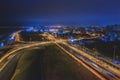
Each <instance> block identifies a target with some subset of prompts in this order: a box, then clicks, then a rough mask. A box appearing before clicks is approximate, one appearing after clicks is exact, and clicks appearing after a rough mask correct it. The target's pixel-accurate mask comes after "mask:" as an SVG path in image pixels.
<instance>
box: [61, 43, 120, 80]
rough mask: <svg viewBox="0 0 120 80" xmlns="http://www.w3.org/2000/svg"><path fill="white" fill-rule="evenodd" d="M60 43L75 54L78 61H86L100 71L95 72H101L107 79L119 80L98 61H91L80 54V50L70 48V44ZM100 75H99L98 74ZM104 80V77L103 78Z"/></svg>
mask: <svg viewBox="0 0 120 80" xmlns="http://www.w3.org/2000/svg"><path fill="white" fill-rule="evenodd" d="M59 45H60V46H61V47H62V48H63V49H64V50H65V51H67V52H68V53H69V55H70V56H75V57H76V58H77V59H78V61H79V60H80V61H83V62H84V63H87V65H88V66H89V67H91V68H92V69H93V70H95V71H97V72H98V73H95V74H101V76H104V77H105V78H106V79H109V80H119V78H118V77H116V75H114V74H113V73H112V72H110V71H108V70H106V69H105V68H102V67H101V66H98V65H97V64H96V63H94V62H93V61H91V60H90V59H88V58H86V57H84V56H82V55H80V54H79V53H78V52H76V51H74V50H73V49H71V48H69V47H68V46H66V45H64V44H61V43H59ZM97 76H98V75H97ZM102 80H103V79H102Z"/></svg>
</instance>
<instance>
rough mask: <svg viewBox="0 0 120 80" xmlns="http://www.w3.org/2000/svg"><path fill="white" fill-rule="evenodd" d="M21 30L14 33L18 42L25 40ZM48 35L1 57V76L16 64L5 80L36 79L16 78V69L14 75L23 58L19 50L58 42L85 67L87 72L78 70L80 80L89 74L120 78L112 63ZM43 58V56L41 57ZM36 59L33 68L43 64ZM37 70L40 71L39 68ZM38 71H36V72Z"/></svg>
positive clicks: (92, 78)
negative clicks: (100, 59) (43, 40)
mask: <svg viewBox="0 0 120 80" xmlns="http://www.w3.org/2000/svg"><path fill="white" fill-rule="evenodd" d="M19 32H20V31H18V32H16V33H15V34H13V36H15V41H16V42H24V41H21V40H20V36H19ZM47 37H48V39H49V40H50V41H45V42H31V43H27V44H19V45H17V46H16V48H15V49H13V50H12V51H11V52H9V53H7V54H6V55H5V56H3V57H2V58H1V59H0V64H1V65H2V66H0V75H1V76H0V77H1V79H2V78H4V76H5V74H6V73H5V72H4V71H7V69H9V68H10V66H12V65H13V64H14V65H13V66H12V69H11V71H10V72H11V73H10V74H6V75H7V77H6V79H4V80H7V79H8V78H10V77H12V79H11V80H34V79H32V77H31V79H30V77H27V78H26V79H16V78H15V76H16V74H18V73H17V72H16V71H15V73H14V75H12V74H13V72H14V69H15V67H16V63H17V62H18V60H19V58H21V57H20V55H19V52H20V51H21V50H22V51H23V52H25V53H28V52H29V54H32V53H31V52H34V50H36V51H37V50H38V51H39V47H37V49H36V46H42V45H46V44H56V45H57V46H58V48H59V49H61V51H64V54H65V53H66V54H67V55H69V56H71V57H72V59H73V60H72V61H74V60H75V61H77V62H78V63H79V65H81V66H79V68H80V69H81V70H80V72H84V71H83V70H82V69H83V68H84V70H85V73H80V72H78V73H79V74H80V75H81V76H80V78H79V79H78V80H81V79H82V78H83V77H84V75H87V76H89V79H90V80H99V79H100V80H120V71H117V70H116V69H114V68H113V67H111V66H110V65H108V64H106V63H105V62H104V61H99V60H98V59H97V58H95V57H93V56H90V55H88V54H86V53H85V52H83V51H81V50H79V49H77V48H75V47H73V46H71V45H69V44H67V43H66V41H68V40H62V39H61V40H57V39H55V38H54V37H53V36H52V35H51V34H48V35H47ZM80 39H82V38H80ZM24 43H25V42H24ZM61 44H62V45H61ZM28 48H29V49H30V50H32V51H31V52H30V51H24V50H25V49H28ZM47 50H49V49H48V48H47V49H45V51H47ZM52 51H53V52H54V50H52ZM52 51H49V52H48V53H51V52H52ZM20 53H21V52H20ZM56 53H57V52H56ZM12 55H14V56H12ZM11 56H12V57H11ZM9 57H10V59H9V60H6V59H7V58H9ZM41 58H42V57H40V59H41ZM35 61H36V62H34V63H33V65H31V66H32V67H33V68H34V65H36V66H37V65H41V64H38V63H40V62H39V61H40V60H39V58H38V57H37V58H36V60H35ZM48 62H49V61H48ZM41 63H43V62H41ZM55 64H56V63H55ZM61 64H62V63H61ZM46 65H47V64H45V65H44V66H46ZM14 66H15V67H14ZM6 68H7V69H6ZM37 68H38V67H37ZM46 68H47V67H46ZM79 68H78V70H79ZM43 69H44V68H43ZM37 70H38V71H39V68H38V69H37ZM37 70H36V72H37ZM40 70H41V69H40ZM45 70H46V69H45ZM8 71H9V70H8ZM29 71H30V70H29ZM36 72H34V73H35V74H36ZM42 72H44V71H42ZM51 72H52V71H51ZM63 72H64V71H63ZM86 72H87V73H90V74H87V73H86ZM38 73H39V72H38ZM31 74H32V73H31V72H30V75H31ZM40 74H41V73H40ZM44 74H45V73H44ZM44 74H42V75H44ZM10 75H12V76H10ZM28 75H29V74H28ZM32 75H34V74H32ZM36 75H37V74H36ZM77 75H78V74H77ZM23 76H24V75H23ZM39 76H40V75H37V76H36V77H39ZM57 76H60V75H57ZM33 78H34V76H33ZM95 78H96V79H95ZM1 79H0V80H1ZM38 80H41V77H39V79H38ZM42 80H54V79H45V76H44V78H43V79H42ZM55 80H59V79H55ZM60 80H74V79H72V78H71V79H60ZM75 80H77V79H75ZM82 80H88V77H87V79H86V78H85V77H84V79H82Z"/></svg>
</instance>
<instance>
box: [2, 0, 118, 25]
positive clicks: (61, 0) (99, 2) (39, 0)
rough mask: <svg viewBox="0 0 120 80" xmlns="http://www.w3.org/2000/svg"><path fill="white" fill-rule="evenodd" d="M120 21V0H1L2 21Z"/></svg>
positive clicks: (53, 22) (35, 22)
mask: <svg viewBox="0 0 120 80" xmlns="http://www.w3.org/2000/svg"><path fill="white" fill-rule="evenodd" d="M38 24H40V25H48V24H52V25H54V24H65V25H107V24H120V0H0V25H38Z"/></svg>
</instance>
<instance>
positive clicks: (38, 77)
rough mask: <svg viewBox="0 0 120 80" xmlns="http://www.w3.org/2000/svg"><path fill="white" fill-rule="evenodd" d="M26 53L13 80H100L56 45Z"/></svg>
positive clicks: (36, 48)
mask: <svg viewBox="0 0 120 80" xmlns="http://www.w3.org/2000/svg"><path fill="white" fill-rule="evenodd" d="M41 48H42V49H41ZM24 53H25V54H23V55H22V56H21V58H20V60H19V62H18V65H17V68H16V69H17V70H19V73H17V74H16V75H15V77H14V78H13V80H100V79H99V78H97V77H96V76H95V75H94V74H92V73H91V72H90V71H89V70H87V69H86V68H84V67H83V66H82V65H81V64H79V63H78V62H76V61H75V60H74V59H72V58H71V57H70V56H69V55H67V54H66V53H64V52H63V51H62V50H61V49H59V48H58V47H56V46H55V45H49V46H40V47H34V48H31V49H28V51H26V52H24ZM23 62H24V63H23Z"/></svg>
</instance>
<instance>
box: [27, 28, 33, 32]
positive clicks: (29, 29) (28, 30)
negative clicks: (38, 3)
mask: <svg viewBox="0 0 120 80" xmlns="http://www.w3.org/2000/svg"><path fill="white" fill-rule="evenodd" d="M33 30H34V27H29V28H28V29H26V31H27V32H31V31H33Z"/></svg>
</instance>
